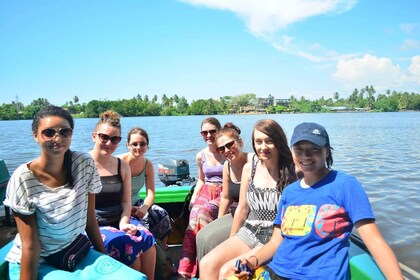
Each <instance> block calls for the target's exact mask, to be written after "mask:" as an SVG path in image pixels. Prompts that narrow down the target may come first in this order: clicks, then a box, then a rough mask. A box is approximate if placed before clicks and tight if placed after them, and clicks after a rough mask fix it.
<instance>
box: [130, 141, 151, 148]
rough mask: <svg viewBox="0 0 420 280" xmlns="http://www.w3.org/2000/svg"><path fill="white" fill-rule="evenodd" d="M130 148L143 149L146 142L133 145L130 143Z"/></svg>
mask: <svg viewBox="0 0 420 280" xmlns="http://www.w3.org/2000/svg"><path fill="white" fill-rule="evenodd" d="M130 146H131V147H134V148H137V147H138V146H140V147H142V148H144V147H146V146H147V143H146V142H134V143H130Z"/></svg>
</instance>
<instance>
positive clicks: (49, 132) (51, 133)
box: [41, 127, 73, 141]
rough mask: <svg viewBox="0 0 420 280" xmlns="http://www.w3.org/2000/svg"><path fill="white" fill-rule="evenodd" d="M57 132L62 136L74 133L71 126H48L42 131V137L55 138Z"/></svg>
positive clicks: (65, 136) (46, 139)
mask: <svg viewBox="0 0 420 280" xmlns="http://www.w3.org/2000/svg"><path fill="white" fill-rule="evenodd" d="M57 134H58V135H60V137H62V138H68V137H70V136H71V135H72V134H73V129H71V128H70V127H63V128H59V129H54V128H46V129H43V130H42V131H41V136H42V139H44V140H45V141H48V140H51V139H53V138H54V137H55V136H56V135H57Z"/></svg>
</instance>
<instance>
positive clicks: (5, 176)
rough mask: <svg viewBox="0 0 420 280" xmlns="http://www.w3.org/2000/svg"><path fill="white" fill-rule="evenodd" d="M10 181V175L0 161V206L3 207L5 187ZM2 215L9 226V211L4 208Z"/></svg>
mask: <svg viewBox="0 0 420 280" xmlns="http://www.w3.org/2000/svg"><path fill="white" fill-rule="evenodd" d="M9 179H10V173H9V170H8V169H7V166H6V163H5V162H4V160H2V159H0V206H1V205H3V200H4V198H5V197H6V187H7V183H8V182H9ZM4 213H5V215H6V224H8V225H10V224H11V221H10V209H9V207H7V206H4Z"/></svg>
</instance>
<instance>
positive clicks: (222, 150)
mask: <svg viewBox="0 0 420 280" xmlns="http://www.w3.org/2000/svg"><path fill="white" fill-rule="evenodd" d="M234 144H235V141H231V142H229V143H226V144H225V145H223V146H220V147H217V148H216V150H217V151H218V152H219V153H224V152H225V150H226V149H228V150H230V148H232V146H233V145H234Z"/></svg>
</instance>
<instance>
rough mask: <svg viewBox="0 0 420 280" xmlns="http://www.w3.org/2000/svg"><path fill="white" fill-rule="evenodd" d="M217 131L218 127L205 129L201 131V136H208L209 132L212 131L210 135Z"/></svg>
mask: <svg viewBox="0 0 420 280" xmlns="http://www.w3.org/2000/svg"><path fill="white" fill-rule="evenodd" d="M216 132H217V130H216V129H211V130H203V131H201V132H200V133H201V136H203V137H204V136H207V134H209V133H210V135H213V134H215V133H216Z"/></svg>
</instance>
